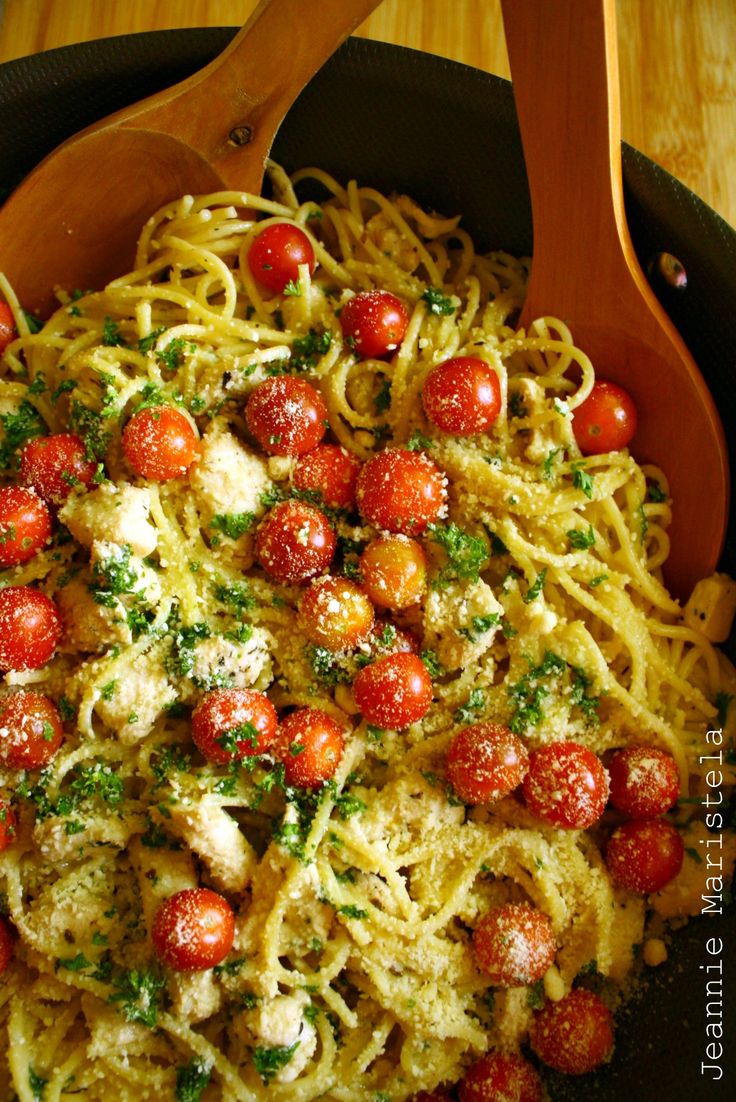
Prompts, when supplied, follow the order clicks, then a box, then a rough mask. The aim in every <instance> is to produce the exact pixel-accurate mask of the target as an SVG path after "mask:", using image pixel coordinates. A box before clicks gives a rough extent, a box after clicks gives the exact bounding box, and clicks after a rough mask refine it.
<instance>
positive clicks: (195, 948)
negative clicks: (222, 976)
mask: <svg viewBox="0 0 736 1102" xmlns="http://www.w3.org/2000/svg"><path fill="white" fill-rule="evenodd" d="M234 934H235V916H234V915H233V911H232V908H231V906H230V904H229V903H228V902H227V900H226V899H224V898H223V896H221V895H219V894H218V893H217V892H213V891H210V889H209V888H185V889H184V890H183V891H180V892H176V893H175V894H174V895H171V896H169V898H168V899H165V900H164V902H163V903H162V904H161V906H160V907H159V909H158V910H157V911H156V916H155V918H154V920H153V926H152V928H151V940H152V941H153V947H154V949H155V950H156V955H157V956H158V957H159V959H160V960H161V961H163V963H164V964H167V965H168V966H169V967H170V968H174V969H175V970H176V971H177V972H203V971H204V970H205V969H207V968H213V967H214V966H215V965H216V964H220V963H221V962H222V961H223V960H224V959H225V957H226V956H227V955H228V953H229V952H230V950H231V949H232V947H233V937H234Z"/></svg>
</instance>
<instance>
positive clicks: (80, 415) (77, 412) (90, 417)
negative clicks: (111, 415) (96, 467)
mask: <svg viewBox="0 0 736 1102" xmlns="http://www.w3.org/2000/svg"><path fill="white" fill-rule="evenodd" d="M102 422H103V416H102V414H101V413H97V412H96V411H95V410H93V409H90V408H89V406H85V405H84V403H83V402H80V401H78V400H77V399H76V398H75V399H74V401H73V402H72V408H71V410H70V413H69V427H70V429H71V430H72V432H75V433H76V434H77V436H81V438H82V441H83V443H84V451H85V458H86V459H90V460H92V459H97V460H103V459H104V458H105V454H106V452H107V449H108V445H109V444H110V441H111V440H112V434H111V433H109V432H106V431H105V430H104V429H103V428H102Z"/></svg>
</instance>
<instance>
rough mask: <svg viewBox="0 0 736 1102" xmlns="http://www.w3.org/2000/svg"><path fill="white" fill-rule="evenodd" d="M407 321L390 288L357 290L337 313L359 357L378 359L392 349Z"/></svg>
mask: <svg viewBox="0 0 736 1102" xmlns="http://www.w3.org/2000/svg"><path fill="white" fill-rule="evenodd" d="M408 325H409V315H408V313H407V310H406V307H405V306H404V304H403V302H402V301H401V299H398V298H397V297H396V295H392V294H391V292H390V291H361V292H360V293H359V294H357V295H353V297H352V298H351V299H348V301H347V302H346V304H345V306H343V308H342V313H341V314H340V326H341V328H342V331H343V334H344V336H345V339H346V341H347V343H348V344H349V345H350V347H351V348H352V349H353V351H354V352H355V353H356V355H358V356H359V357H360V358H361V360H369V359H370V360H381V359H383V358H384V357H385V356H388V355H390V354H391V353H392V352H395V351H396V349H397V348H398V347H399V345H400V344H401V342H402V341H403V339H404V334H405V333H406V330H407V326H408Z"/></svg>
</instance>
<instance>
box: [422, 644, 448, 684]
mask: <svg viewBox="0 0 736 1102" xmlns="http://www.w3.org/2000/svg"><path fill="white" fill-rule="evenodd" d="M419 657H420V658H421V660H422V662H424V665H425V666H426V667H427V673H428V674H429V676H430V677H431V678H432V680H433V681H434V679H435V677H441V676H442V674H443V673H444V672H445V670H444V667H443V666H442V663H441V662H440V660H439V658H438V657H437V655H436V653H435V651H433V650H430V649H429V648H427V649H426V650H423V651H422V653H421V654H420V655H419Z"/></svg>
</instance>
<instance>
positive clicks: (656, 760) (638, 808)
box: [608, 746, 680, 819]
mask: <svg viewBox="0 0 736 1102" xmlns="http://www.w3.org/2000/svg"><path fill="white" fill-rule="evenodd" d="M608 772H609V774H610V777H611V803H612V804H613V806H614V807H615V808H618V810H619V811H624V812H625V813H626V814H627V815H631V816H632V817H633V818H635V819H654V818H656V817H657V816H658V815H664V813H665V811H669V809H670V808H671V807H672V805H673V804H674V803H675V802H676V801H677V797H678V796H679V795H680V773H679V770H678V768H677V763H676V762H675V759H674V758H673V757H672V755H671V754H668V753H667V752H666V751H665V750H659V749H657V747H656V746H627V747H626V749H624V750H619V751H618V752H617V753H615V754H614V755H613V757H612V758H611V760H610V762H609V763H608Z"/></svg>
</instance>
